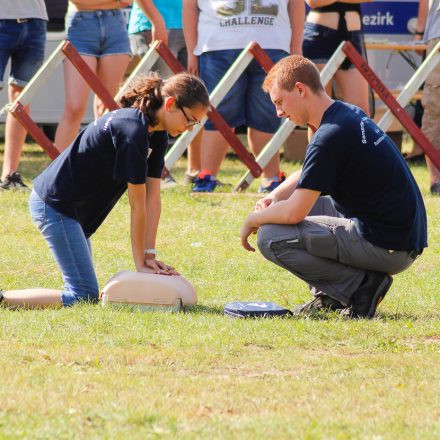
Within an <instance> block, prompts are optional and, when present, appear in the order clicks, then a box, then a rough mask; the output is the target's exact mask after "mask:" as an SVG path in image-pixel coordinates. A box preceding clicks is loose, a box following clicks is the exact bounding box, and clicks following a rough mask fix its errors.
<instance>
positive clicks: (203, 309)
mask: <svg viewBox="0 0 440 440" xmlns="http://www.w3.org/2000/svg"><path fill="white" fill-rule="evenodd" d="M185 313H193V314H200V313H204V314H208V315H223V307H222V306H208V305H197V306H194V307H191V308H187V309H185Z"/></svg>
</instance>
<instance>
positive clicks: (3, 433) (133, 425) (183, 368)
mask: <svg viewBox="0 0 440 440" xmlns="http://www.w3.org/2000/svg"><path fill="white" fill-rule="evenodd" d="M0 159H1V157H0ZM46 164H47V159H46V158H45V156H44V155H43V154H41V153H40V152H39V150H38V148H36V147H34V146H27V148H26V154H25V156H24V159H23V162H22V165H21V170H22V174H23V176H24V178H25V181H26V182H27V183H30V182H31V179H32V177H34V176H35V175H36V174H38V172H39V171H40V170H42V169H43V168H44V166H45V165H46ZM178 165H179V166H178V167H177V169H176V172H175V175H176V177H177V179H178V180H182V179H183V171H184V165H185V163H184V161H183V160H182V161H181V162H179V164H178ZM298 166H299V165H297V164H292V163H283V169H285V170H286V171H292V170H294V169H295V168H297V167H298ZM224 169H225V171H224V172H223V173H222V174H221V176H220V178H221V180H223V181H226V182H231V183H237V182H238V181H239V178H240V176H241V175H242V174H243V170H244V168H243V166H242V165H241V164H240V163H239V162H238V161H235V160H231V159H228V160H227V161H226V162H225V164H224ZM413 172H414V174H415V176H416V179H417V181H418V183H419V185H420V187H421V190H422V193H423V196H424V200H425V203H426V207H427V210H428V223H429V244H430V246H429V248H428V249H427V250H426V251H425V253H424V254H423V255H422V257H421V258H420V259H418V260H417V261H416V262H415V264H414V265H413V266H412V267H411V268H410V269H409V270H408V271H406V272H405V273H403V274H400V275H398V276H396V277H395V279H394V284H393V286H392V288H391V290H390V292H389V294H388V295H387V297H386V299H385V301H384V302H383V303H382V304H381V306H380V308H379V312H378V314H377V317H376V318H375V319H374V320H372V321H362V320H360V321H347V320H343V319H340V318H339V317H338V316H337V315H336V314H327V315H325V314H324V315H322V316H321V317H320V318H319V319H293V318H291V319H274V320H234V319H230V318H228V317H225V316H224V315H223V306H224V305H225V303H227V302H230V301H234V300H267V301H275V302H277V303H279V304H281V305H283V306H287V307H294V306H295V305H296V304H298V303H301V302H304V301H306V300H308V299H309V293H308V289H307V286H306V285H305V284H304V283H303V282H301V281H300V280H298V279H296V278H295V277H294V276H292V275H290V274H289V273H287V272H286V271H284V270H282V269H280V268H277V267H276V266H275V265H273V264H270V263H268V262H266V261H265V260H264V259H263V257H262V256H261V255H259V254H258V253H256V254H251V253H247V252H246V251H244V249H242V248H241V245H240V241H239V231H240V227H241V224H242V221H243V219H244V217H245V216H246V214H247V213H248V212H249V211H250V210H251V209H252V208H253V206H254V203H255V201H256V200H257V199H256V197H254V196H251V195H225V196H221V195H214V196H192V195H191V194H190V190H189V188H188V187H185V186H178V187H177V188H173V189H167V190H164V191H163V211H162V220H161V225H160V231H159V239H158V244H157V247H158V249H159V252H160V258H162V259H163V260H164V261H166V262H167V263H169V264H173V265H175V266H176V268H177V269H178V270H180V271H181V272H182V274H184V275H185V276H186V277H187V278H188V279H189V280H191V281H192V282H193V283H194V285H195V286H196V288H197V292H198V304H199V305H198V306H197V307H196V308H194V309H192V310H190V311H188V312H185V313H161V312H157V313H154V312H152V313H138V312H128V311H117V310H114V309H103V308H102V307H101V306H100V305H81V306H76V307H73V308H69V309H63V310H44V311H29V310H24V311H9V310H6V309H0V336H1V337H0V372H1V380H0V439H9V438H10V439H15V438H32V439H34V438H47V439H64V438H66V439H67V438H80V439H83V438H87V439H89V438H109V439H110V438H111V439H113V438H116V439H125V438H130V439H131V438H133V439H138V438H139V439H143V438H209V439H211V438H216V439H236V438H237V439H251V438H265V439H267V438H276V439H278V438H291V439H297V438H299V439H327V438H328V439H352V438H354V439H356V438H359V439H375V440H376V439H434V438H439V437H440V288H439V285H440V274H439V267H440V244H439V242H440V198H439V197H432V196H431V195H430V194H429V188H428V174H427V171H426V168H425V167H423V166H418V167H414V168H413ZM90 185H91V186H92V185H93V182H90ZM225 190H226V191H231V189H230V187H227V188H226V189H225ZM251 190H252V191H255V190H256V183H254V184H253V186H252V187H251ZM27 199H28V193H26V192H1V193H0V225H1V232H0V237H1V242H0V288H2V289H13V288H26V287H37V286H40V287H48V288H58V287H61V277H60V274H59V272H58V268H57V267H56V265H55V263H54V261H53V260H52V256H51V255H50V253H49V250H48V248H47V246H46V243H45V242H44V240H43V238H42V237H41V236H40V234H39V232H38V231H37V229H36V228H35V227H34V225H33V224H32V222H31V220H30V217H29V214H28V208H27ZM252 240H253V242H254V243H255V240H254V238H252ZM92 245H93V254H94V260H95V265H96V271H97V274H98V279H99V282H100V285H101V286H103V285H104V284H105V283H106V281H107V280H108V279H109V278H110V277H111V276H112V275H113V274H114V273H115V272H117V271H119V270H127V269H129V270H133V263H132V258H131V250H130V237H129V206H128V202H127V198H126V196H125V197H123V198H122V199H121V201H120V202H119V203H118V205H117V206H116V208H115V209H114V211H113V212H112V213H111V215H110V216H109V217H108V219H107V220H106V222H105V223H104V224H103V226H102V227H101V228H100V230H99V231H98V232H97V233H96V234H95V236H94V237H93V242H92Z"/></svg>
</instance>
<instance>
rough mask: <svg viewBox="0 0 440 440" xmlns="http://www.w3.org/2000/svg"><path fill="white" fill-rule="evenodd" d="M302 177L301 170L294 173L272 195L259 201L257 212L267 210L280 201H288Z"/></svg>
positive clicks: (256, 207) (256, 206)
mask: <svg viewBox="0 0 440 440" xmlns="http://www.w3.org/2000/svg"><path fill="white" fill-rule="evenodd" d="M300 176H301V169H299V170H297V171H295V172H294V173H292V174H291V175H290V176H289V177H288V178H287V179H286V180H285V181H284V182H283V183H281V184H280V185H279V186H277V187H276V188H275V189H274V190H273V191H272V192H271V193H270V194H268V195H267V196H266V197H263V198H262V199H260V200H258V202H257V203H256V205H255V211H260V210H261V209H264V208H267V207H268V206H270V205H271V204H272V203H275V202H278V201H280V200H286V199H288V198H289V197H290V196H291V195H292V194H293V191H295V189H296V186H297V185H298V181H299V177H300Z"/></svg>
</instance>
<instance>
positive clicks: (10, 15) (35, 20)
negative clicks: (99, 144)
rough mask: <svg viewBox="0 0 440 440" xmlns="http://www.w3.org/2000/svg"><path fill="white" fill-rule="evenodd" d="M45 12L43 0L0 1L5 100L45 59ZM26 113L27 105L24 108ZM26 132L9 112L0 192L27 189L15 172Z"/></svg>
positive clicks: (0, 80) (1, 73)
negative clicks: (6, 88)
mask: <svg viewBox="0 0 440 440" xmlns="http://www.w3.org/2000/svg"><path fill="white" fill-rule="evenodd" d="M47 20H48V17H47V11H46V6H45V4H44V0H21V1H19V2H16V1H10V0H0V89H2V88H3V77H4V74H5V70H6V66H7V64H8V61H9V60H11V72H10V75H9V81H8V100H9V102H13V101H15V100H16V99H17V97H18V95H19V94H20V92H21V91H22V90H23V88H24V87H25V86H26V84H27V83H28V82H29V81H30V80H31V78H32V77H33V76H34V74H35V73H36V72H37V70H38V69H39V67H40V66H41V65H42V64H43V60H44V47H45V44H46V29H47ZM26 111H29V106H26ZM25 138H26V130H25V129H24V128H23V127H22V126H21V124H20V123H19V122H18V120H17V119H15V118H14V116H12V115H11V114H10V113H8V115H7V117H6V127H5V154H4V159H3V170H2V175H1V180H0V190H8V189H13V188H18V189H20V188H26V185H25V184H24V183H23V181H22V179H21V176H20V173H19V172H18V171H17V169H18V164H19V162H20V156H21V151H22V149H23V145H24V141H25Z"/></svg>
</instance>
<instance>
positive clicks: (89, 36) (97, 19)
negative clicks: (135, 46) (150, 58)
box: [66, 9, 131, 58]
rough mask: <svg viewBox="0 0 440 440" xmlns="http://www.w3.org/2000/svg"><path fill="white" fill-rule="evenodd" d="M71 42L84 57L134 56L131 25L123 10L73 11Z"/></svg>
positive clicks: (69, 26) (68, 24) (68, 23)
mask: <svg viewBox="0 0 440 440" xmlns="http://www.w3.org/2000/svg"><path fill="white" fill-rule="evenodd" d="M66 29H67V39H68V40H69V41H70V42H71V43H72V44H73V45H74V46H75V49H76V50H77V51H78V52H79V53H80V54H81V55H89V56H93V57H95V58H100V57H103V56H106V55H130V56H131V51H130V42H129V41H128V33H127V26H126V24H125V19H124V15H123V14H122V12H121V10H120V9H108V10H99V11H78V12H69V13H68V14H67V15H66Z"/></svg>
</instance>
